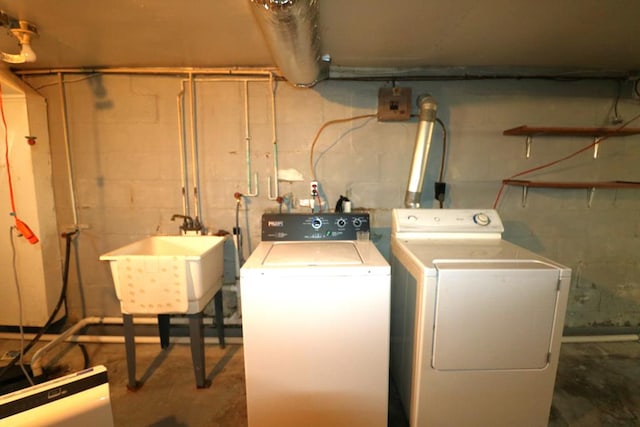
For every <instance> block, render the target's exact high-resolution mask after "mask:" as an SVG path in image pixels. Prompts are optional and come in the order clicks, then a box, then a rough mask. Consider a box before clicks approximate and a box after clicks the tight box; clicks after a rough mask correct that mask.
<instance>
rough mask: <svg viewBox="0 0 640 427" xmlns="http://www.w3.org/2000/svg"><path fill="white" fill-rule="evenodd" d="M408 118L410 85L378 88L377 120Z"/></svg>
mask: <svg viewBox="0 0 640 427" xmlns="http://www.w3.org/2000/svg"><path fill="white" fill-rule="evenodd" d="M410 118H411V88H410V87H382V88H380V89H379V90H378V120H379V121H381V122H382V121H402V120H409V119H410Z"/></svg>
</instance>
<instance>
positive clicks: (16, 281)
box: [9, 226, 34, 385]
mask: <svg viewBox="0 0 640 427" xmlns="http://www.w3.org/2000/svg"><path fill="white" fill-rule="evenodd" d="M14 229H15V227H14V226H10V227H9V240H10V241H11V253H12V257H11V262H12V265H13V279H14V281H15V284H16V291H17V293H18V317H19V322H18V323H19V324H18V327H19V329H20V361H19V362H18V365H20V369H21V370H22V373H23V374H24V376H25V377H26V378H27V381H29V384H31V385H34V382H33V380H32V379H31V376H30V375H29V373H28V372H27V369H26V368H25V367H24V363H23V360H22V359H23V358H24V329H23V327H22V295H21V294H20V283H19V282H18V268H17V266H16V246H15V242H14V241H13V230H14Z"/></svg>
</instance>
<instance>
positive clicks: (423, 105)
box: [404, 95, 438, 208]
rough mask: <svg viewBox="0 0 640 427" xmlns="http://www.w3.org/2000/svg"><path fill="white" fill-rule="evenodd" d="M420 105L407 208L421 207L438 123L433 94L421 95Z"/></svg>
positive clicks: (419, 98) (406, 196) (406, 197)
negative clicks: (434, 128) (428, 162)
mask: <svg viewBox="0 0 640 427" xmlns="http://www.w3.org/2000/svg"><path fill="white" fill-rule="evenodd" d="M418 107H419V108H420V119H419V122H418V132H417V134H416V143H415V147H414V149H413V160H412V161H411V171H410V174H409V183H408V184H407V192H406V193H405V199H404V205H405V207H407V208H419V207H420V199H421V198H422V186H423V184H424V176H425V173H426V169H427V160H428V159H429V148H430V147H431V137H432V135H433V126H434V125H435V123H436V111H437V109H438V105H437V104H436V100H435V99H434V98H433V97H432V96H431V95H420V96H419V97H418Z"/></svg>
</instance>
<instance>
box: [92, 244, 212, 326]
mask: <svg viewBox="0 0 640 427" xmlns="http://www.w3.org/2000/svg"><path fill="white" fill-rule="evenodd" d="M224 240H225V237H220V236H153V237H148V238H146V239H143V240H139V241H137V242H134V243H131V244H129V245H126V246H123V247H121V248H118V249H115V250H113V251H111V252H108V253H106V254H104V255H101V256H100V260H102V261H109V264H110V266H111V275H112V276H113V283H114V285H115V289H116V296H117V297H118V299H119V300H120V309H121V310H122V313H125V314H171V313H199V312H201V311H202V310H203V309H204V307H205V306H206V305H207V304H208V303H209V301H211V299H212V298H213V296H214V295H215V294H216V292H218V290H220V288H221V287H222V276H223V246H224V245H223V243H224Z"/></svg>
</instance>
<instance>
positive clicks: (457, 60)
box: [0, 0, 640, 76]
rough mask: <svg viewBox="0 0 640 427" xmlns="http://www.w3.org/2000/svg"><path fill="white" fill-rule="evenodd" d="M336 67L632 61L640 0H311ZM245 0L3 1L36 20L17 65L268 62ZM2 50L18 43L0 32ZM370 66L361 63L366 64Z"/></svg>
mask: <svg viewBox="0 0 640 427" xmlns="http://www.w3.org/2000/svg"><path fill="white" fill-rule="evenodd" d="M318 2H319V10H320V12H319V21H320V22H319V33H320V42H321V46H322V49H321V50H322V53H328V54H330V55H331V61H332V62H331V65H332V72H333V70H337V69H365V70H368V71H367V72H369V73H374V74H375V70H373V69H377V68H383V69H399V68H402V69H422V70H437V69H449V70H455V69H458V70H460V69H500V70H514V69H529V70H549V69H553V70H563V71H569V72H571V71H577V72H590V73H594V74H603V75H607V74H610V73H617V72H621V73H627V74H630V75H633V76H635V75H637V74H636V71H637V70H640V30H639V28H640V27H639V25H638V19H639V18H640V1H638V0H616V1H603V0H536V1H532V0H396V1H381V0H377V1H376V0H318ZM250 6H251V5H250V4H249V0H57V1H54V0H19V1H18V0H0V9H2V10H3V11H4V12H6V13H7V14H9V15H11V16H13V17H15V18H18V19H23V20H27V21H30V22H31V23H33V24H35V25H36V26H37V28H38V32H39V37H38V38H36V39H35V40H34V41H33V43H32V46H33V49H34V51H35V52H36V53H37V56H38V60H37V62H35V63H33V64H21V65H12V66H11V67H12V68H13V69H17V70H24V69H60V68H79V67H85V68H97V67H206V68H211V67H215V68H217V67H224V68H226V67H240V68H244V67H274V66H275V64H274V63H273V60H272V58H271V55H270V53H269V50H268V48H267V45H266V43H265V41H264V38H263V36H262V33H261V32H260V29H259V28H258V26H257V23H256V20H255V19H254V16H253V14H252V12H251V8H250ZM0 49H1V50H3V51H5V52H9V53H17V52H18V51H19V48H18V45H17V42H16V40H15V39H14V38H12V36H11V35H9V34H8V33H5V32H2V31H0ZM365 74H366V72H365Z"/></svg>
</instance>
